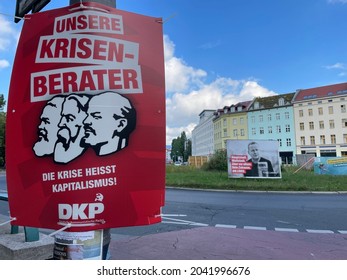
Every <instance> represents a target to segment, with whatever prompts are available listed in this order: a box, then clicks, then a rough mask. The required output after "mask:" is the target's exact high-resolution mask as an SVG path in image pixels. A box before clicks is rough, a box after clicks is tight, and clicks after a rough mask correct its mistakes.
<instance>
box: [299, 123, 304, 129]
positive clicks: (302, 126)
mask: <svg viewBox="0 0 347 280" xmlns="http://www.w3.org/2000/svg"><path fill="white" fill-rule="evenodd" d="M300 130H305V125H304V123H303V122H301V123H300Z"/></svg>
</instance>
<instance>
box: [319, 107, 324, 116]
mask: <svg viewBox="0 0 347 280" xmlns="http://www.w3.org/2000/svg"><path fill="white" fill-rule="evenodd" d="M318 115H323V107H319V108H318Z"/></svg>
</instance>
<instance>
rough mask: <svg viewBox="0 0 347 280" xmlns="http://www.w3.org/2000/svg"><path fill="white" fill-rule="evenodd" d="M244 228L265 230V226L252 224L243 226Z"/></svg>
mask: <svg viewBox="0 0 347 280" xmlns="http://www.w3.org/2000/svg"><path fill="white" fill-rule="evenodd" d="M243 228H244V229H254V230H266V227H253V226H244V227H243Z"/></svg>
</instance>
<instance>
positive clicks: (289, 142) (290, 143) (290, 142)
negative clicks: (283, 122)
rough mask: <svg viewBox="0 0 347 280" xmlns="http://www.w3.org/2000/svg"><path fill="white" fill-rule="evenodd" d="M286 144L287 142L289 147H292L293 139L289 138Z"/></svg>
mask: <svg viewBox="0 0 347 280" xmlns="http://www.w3.org/2000/svg"><path fill="white" fill-rule="evenodd" d="M286 142H287V147H291V146H292V139H291V138H287V139H286Z"/></svg>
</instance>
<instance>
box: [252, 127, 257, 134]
mask: <svg viewBox="0 0 347 280" xmlns="http://www.w3.org/2000/svg"><path fill="white" fill-rule="evenodd" d="M256 134H257V132H256V130H255V127H252V135H256Z"/></svg>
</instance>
